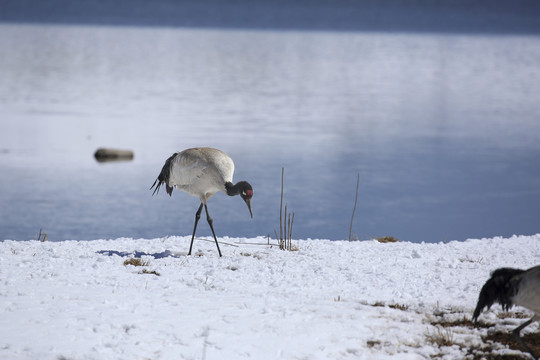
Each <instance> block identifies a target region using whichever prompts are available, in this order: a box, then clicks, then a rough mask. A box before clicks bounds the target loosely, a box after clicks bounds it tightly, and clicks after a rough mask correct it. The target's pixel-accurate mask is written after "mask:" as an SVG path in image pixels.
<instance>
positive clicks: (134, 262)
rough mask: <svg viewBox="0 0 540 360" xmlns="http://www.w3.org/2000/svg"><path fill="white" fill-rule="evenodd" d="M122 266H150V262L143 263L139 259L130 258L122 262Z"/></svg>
mask: <svg viewBox="0 0 540 360" xmlns="http://www.w3.org/2000/svg"><path fill="white" fill-rule="evenodd" d="M124 265H125V266H127V265H133V266H148V265H150V261H149V260H147V261H143V260H141V259H139V258H131V259H127V260H125V261H124Z"/></svg>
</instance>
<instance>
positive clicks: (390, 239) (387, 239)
mask: <svg viewBox="0 0 540 360" xmlns="http://www.w3.org/2000/svg"><path fill="white" fill-rule="evenodd" d="M376 240H377V241H378V242H380V243H394V242H398V241H399V240H398V239H396V238H395V237H393V236H383V237H379V238H377V239H376Z"/></svg>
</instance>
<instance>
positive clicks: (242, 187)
mask: <svg viewBox="0 0 540 360" xmlns="http://www.w3.org/2000/svg"><path fill="white" fill-rule="evenodd" d="M225 189H226V190H227V195H229V196H235V195H239V194H242V193H244V194H245V193H246V191H247V190H252V188H251V185H250V184H249V183H248V182H247V181H239V182H237V183H236V184H234V185H233V183H232V182H230V181H227V182H226V183H225Z"/></svg>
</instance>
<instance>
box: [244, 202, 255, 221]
mask: <svg viewBox="0 0 540 360" xmlns="http://www.w3.org/2000/svg"><path fill="white" fill-rule="evenodd" d="M244 201H245V202H246V205H247V207H248V209H249V215H251V218H252V219H253V213H252V212H251V199H244Z"/></svg>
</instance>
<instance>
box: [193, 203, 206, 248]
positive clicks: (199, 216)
mask: <svg viewBox="0 0 540 360" xmlns="http://www.w3.org/2000/svg"><path fill="white" fill-rule="evenodd" d="M202 207H203V203H201V206H199V210H197V212H196V213H195V226H194V227H193V235H191V244H190V245H189V252H188V255H191V248H192V247H193V240H194V239H195V232H196V231H197V223H198V222H199V219H200V218H201V211H202ZM206 214H208V211H207V213H206Z"/></svg>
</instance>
